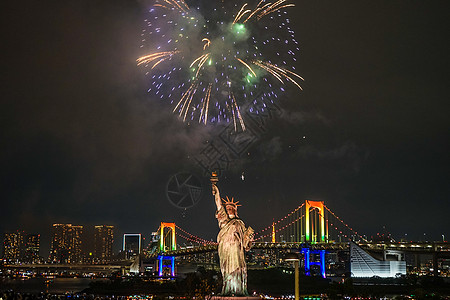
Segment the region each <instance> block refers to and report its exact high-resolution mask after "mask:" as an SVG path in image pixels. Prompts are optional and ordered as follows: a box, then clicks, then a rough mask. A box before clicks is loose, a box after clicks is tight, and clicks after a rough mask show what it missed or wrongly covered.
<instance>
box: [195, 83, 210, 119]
mask: <svg viewBox="0 0 450 300" xmlns="http://www.w3.org/2000/svg"><path fill="white" fill-rule="evenodd" d="M211 88H212V83H210V84H208V88H207V89H206V93H205V96H204V97H203V106H202V110H201V111H200V118H198V122H199V123H200V122H201V120H202V116H204V119H203V120H204V124H205V125H206V121H207V120H208V108H209V98H210V96H211ZM205 105H206V110H205Z"/></svg>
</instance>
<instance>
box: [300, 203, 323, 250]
mask: <svg viewBox="0 0 450 300" xmlns="http://www.w3.org/2000/svg"><path fill="white" fill-rule="evenodd" d="M315 209H317V211H318V212H317V213H316V214H315V215H313V213H314V210H315ZM316 215H318V219H319V220H318V222H316V221H317V220H315V219H316V218H315V216H316ZM311 219H312V220H311ZM305 239H306V242H307V243H312V244H315V243H318V242H319V243H326V242H328V230H326V228H325V210H324V205H323V201H312V200H305Z"/></svg>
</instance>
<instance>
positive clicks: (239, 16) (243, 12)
mask: <svg viewBox="0 0 450 300" xmlns="http://www.w3.org/2000/svg"><path fill="white" fill-rule="evenodd" d="M246 6H247V3H245V4H244V5H242V7H241V10H239V12H238V13H237V15H236V17H235V18H234V21H233V24H236V23H237V22H239V20H240V19H241V18H242V17H243V16H244V15H245V14H246V13H249V12H251V10H250V9H247V10H245V11H243V10H244V8H245V7H246Z"/></svg>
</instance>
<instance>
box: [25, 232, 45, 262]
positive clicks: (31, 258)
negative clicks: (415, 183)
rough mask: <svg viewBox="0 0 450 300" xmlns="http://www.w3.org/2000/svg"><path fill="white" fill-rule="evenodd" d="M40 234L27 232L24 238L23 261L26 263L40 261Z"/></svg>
mask: <svg viewBox="0 0 450 300" xmlns="http://www.w3.org/2000/svg"><path fill="white" fill-rule="evenodd" d="M40 240H41V235H40V234H28V235H27V236H26V238H25V254H24V258H23V261H24V262H28V263H39V262H40V260H41V259H40V256H39V251H40Z"/></svg>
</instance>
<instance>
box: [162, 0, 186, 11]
mask: <svg viewBox="0 0 450 300" xmlns="http://www.w3.org/2000/svg"><path fill="white" fill-rule="evenodd" d="M163 1H164V2H166V3H167V4H170V5H172V7H173V8H175V9H177V7H178V8H179V9H180V10H181V11H183V12H185V13H186V12H187V11H188V10H189V9H190V8H189V6H188V5H187V4H186V2H184V1H183V0H180V1H176V0H163ZM178 2H181V4H183V6H184V8H183V7H181V5H180V4H178ZM155 6H161V7H164V8H167V9H170V8H168V7H166V6H163V5H161V4H159V5H158V4H156V5H155ZM186 9H187V10H186Z"/></svg>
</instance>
